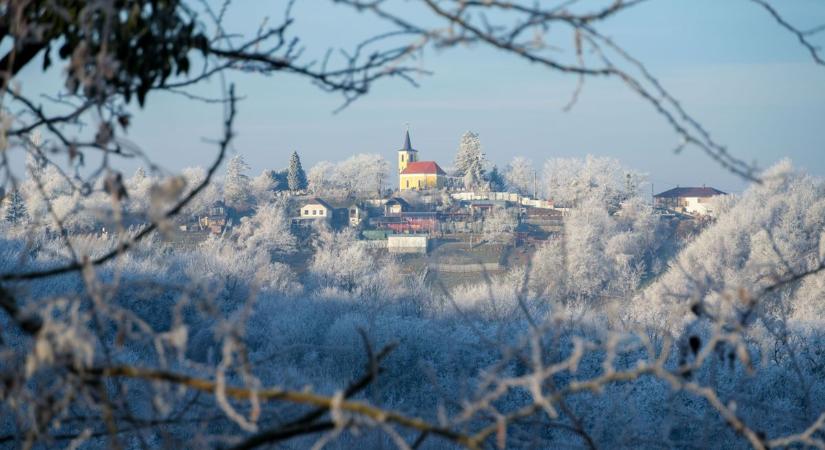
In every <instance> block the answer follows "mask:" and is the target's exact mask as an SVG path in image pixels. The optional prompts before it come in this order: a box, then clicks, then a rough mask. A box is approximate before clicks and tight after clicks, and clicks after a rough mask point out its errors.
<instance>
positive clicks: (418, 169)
mask: <svg viewBox="0 0 825 450" xmlns="http://www.w3.org/2000/svg"><path fill="white" fill-rule="evenodd" d="M401 174H402V175H410V174H435V175H446V173H445V172H444V171H443V170H441V167H438V163H436V162H435V161H415V162H411V163H409V164H407V168H406V169H404V171H403V172H401Z"/></svg>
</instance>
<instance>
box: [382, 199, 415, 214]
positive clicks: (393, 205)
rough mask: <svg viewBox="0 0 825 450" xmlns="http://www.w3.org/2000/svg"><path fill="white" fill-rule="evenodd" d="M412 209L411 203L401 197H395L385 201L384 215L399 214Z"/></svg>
mask: <svg viewBox="0 0 825 450" xmlns="http://www.w3.org/2000/svg"><path fill="white" fill-rule="evenodd" d="M409 210H410V204H409V203H408V202H407V201H406V200H404V199H403V198H401V197H393V198H391V199H389V200H387V203H384V215H385V216H393V215H399V214H401V213H403V212H407V211H409Z"/></svg>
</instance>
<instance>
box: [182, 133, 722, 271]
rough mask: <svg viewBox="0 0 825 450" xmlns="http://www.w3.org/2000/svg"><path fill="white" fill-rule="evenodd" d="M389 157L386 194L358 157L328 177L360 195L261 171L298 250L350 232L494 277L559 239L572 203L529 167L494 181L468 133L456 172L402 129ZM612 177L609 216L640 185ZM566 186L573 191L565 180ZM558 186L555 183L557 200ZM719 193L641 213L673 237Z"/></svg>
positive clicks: (219, 225)
mask: <svg viewBox="0 0 825 450" xmlns="http://www.w3.org/2000/svg"><path fill="white" fill-rule="evenodd" d="M396 153H397V160H396V167H395V172H396V174H397V176H398V178H397V180H398V184H397V185H396V186H395V187H390V188H387V187H386V186H382V184H384V183H383V182H384V180H385V178H387V177H386V174H381V172H382V170H384V171H386V169H387V168H386V167H381V164H380V161H379V163H377V166H378V168H377V169H373V168H371V167H372V166H375V165H376V163H375V161H368V160H366V159H365V160H362V161H357V162H356V163H355V164H353V165H355V166H356V169H350V170H345V169H341V170H339V171H338V172H353V171H355V172H357V171H358V169H359V168H360V169H361V172H358V173H357V174H355V175H349V176H350V177H352V178H354V179H357V180H359V182H360V183H361V184H362V185H363V186H362V188H361V189H356V188H343V187H341V186H342V185H343V183H348V184H347V186H349V185H350V184H351V183H352V181H351V180H343V178H347V175H342V174H340V173H336V171H334V170H327V172H326V173H323V172H322V171H320V170H316V168H313V169H312V171H311V174H310V175H311V176H310V177H309V178H310V180H308V177H307V174H306V173H305V172H304V170H303V168H302V167H301V164H300V159H299V157H298V155H297V153H294V154H293V155H292V160H291V162H290V168H289V169H287V170H285V171H282V172H272V173H271V174H270V176H271V178H272V179H274V180H276V181H278V180H280V183H276V184H279V185H280V186H282V187H283V188H281V189H274V188H273V189H272V190H271V191H272V192H271V196H272V201H276V200H278V201H283V202H286V203H287V205H288V207H287V210H288V211H289V215H290V227H291V231H292V233H293V234H295V235H296V236H299V237H300V238H302V239H304V240H305V241H306V242H307V243H309V242H311V240H310V238H311V236H312V235H313V233H314V232H315V231H317V230H318V229H319V228H327V229H331V230H343V229H352V230H353V231H354V232H355V233H356V235H357V239H360V240H362V241H364V242H365V244H366V245H368V246H369V248H372V249H375V250H385V251H387V252H390V253H396V254H410V255H411V254H419V255H429V258H428V260H429V267H430V268H441V269H443V270H450V268H451V267H452V269H453V270H454V271H456V272H468V271H469V272H472V271H477V270H479V269H490V270H495V269H497V268H500V267H506V266H508V264H509V263H512V262H517V261H508V260H507V259H508V258H517V259H518V258H522V259H526V258H528V257H529V254H530V253H531V252H532V251H533V250H534V249H535V248H536V246H537V245H539V244H540V243H541V242H543V241H546V240H548V239H552V238H553V237H554V236H558V235H560V233H561V232H562V231H563V227H564V222H565V217H566V216H567V215H568V214H569V213H570V211H571V210H572V209H573V208H575V207H576V206H577V205H576V204H575V203H576V202H575V201H571V200H570V195H569V193H568V195H566V197H567V198H566V199H565V200H563V201H560V200H559V199H554V196H553V194H554V193H553V192H548V193H547V194H549V195H546V196H545V197H542V196H541V195H539V194H538V188H537V182H536V173H535V170H532V173H531V170H530V169H531V168H529V167H522V168H521V174H520V175H518V176H520V177H521V180H517V179H516V177H517V176H516V175H514V174H513V172H514V168H513V167H508V168H507V169H506V171H505V173H504V174H502V173H500V172H499V170H498V168H497V167H495V166H493V167H492V168H489V163H487V162H486V161H485V159H484V155H483V153H482V152H481V151H480V143H479V141H478V136H477V135H475V134H474V133H467V134H465V135H464V136H463V137H462V142H461V145H460V147H459V151H458V154H457V155H456V161H455V166H456V167H455V168H453V169H451V170H445V169H444V168H442V166H441V165H440V164H439V162H438V161H434V160H428V159H426V158H427V153H426V152H425V151H423V150H419V149H416V148H415V147H414V146H413V143H412V139H411V137H410V132H409V130H407V131H406V133H405V134H404V138H403V143H402V145H401V147H400V148H399V149H398V150H397V152H396ZM322 165H323V164H322ZM572 170H574V169H569V171H572ZM560 171H561V172H562V173H564V172H565V169H561V170H560ZM232 172H233V170H232V168H230V170H228V171H227V177H228V178H229V177H232V176H241V175H240V174H233V173H232ZM319 174H320V175H319ZM376 174H377V175H376ZM620 175H621V174H620ZM621 177H622V178H625V179H622V180H619V182H617V185H618V187H615V188H610V187H605V193H604V195H606V196H609V197H610V202H611V204H612V206H611V209H610V210H611V214H614V215H621V214H622V212H623V207H625V203H626V202H627V201H628V200H629V199H630V198H631V197H632V196H633V195H634V194H637V192H631V191H633V190H634V189H635V190H638V189H640V186H639V185H640V184H641V182H642V181H640V179H641V177H639V176H637V175H636V174H631V173H627V174H624V175H621ZM531 178H532V179H531ZM614 178H616V176H614ZM519 181H521V182H520V183H519ZM373 182H374V183H375V185H374V187H372V188H371V185H372V183H373ZM560 183H563V181H561V182H560ZM570 184H573V185H575V184H576V182H575V180H574V181H571V182H570ZM336 187H337V189H336ZM225 189H226V188H225ZM562 189H564V186H561V185H560V186H559V188H558V191H557V192H559V195H561V194H562ZM725 195H726V194H725V193H724V192H722V191H720V190H718V189H714V188H710V187H704V186H702V187H677V188H674V189H670V190H668V191H665V192H661V193H659V194H657V195H655V196H654V197H653V199H652V202H648V204H647V206H646V207H647V208H650V209H651V210H652V212H653V213H654V214H655V216H656V217H659V220H661V221H662V222H663V223H666V224H667V225H668V226H669V227H671V228H672V229H673V230H674V231H673V232H674V233H678V232H680V230H684V229H686V230H694V231H695V230H696V229H697V228H698V227H701V226H703V224H705V223H707V222H708V221H709V220H710V219H711V218H712V216H713V205H714V204H715V203H716V201H717V200H718V199H719V198H720V197H723V196H725ZM225 197H228V196H227V195H226V194H225ZM634 207H638V205H636V204H635V203H634ZM251 210H252V208H251V207H250V208H248V209H247V210H243V209H238V208H230V207H228V206H227V205H226V204H225V203H224V202H223V201H219V202H216V203H215V204H214V205H212V207H211V208H210V210H209V212H208V214H204V215H201V216H200V217H198V218H197V220H192V221H190V222H189V223H181V224H180V225H179V228H180V230H181V231H182V232H192V233H195V234H198V235H203V234H204V233H211V234H217V235H221V234H223V233H225V232H226V231H227V229H229V228H231V227H232V226H233V225H237V224H238V223H239V222H240V221H241V220H242V218H243V216H244V215H246V214H250V212H251ZM689 232H690V231H688V233H689ZM407 258H408V259H409V257H407ZM434 260H435V261H436V262H433V261H434ZM444 261H449V262H450V264H447V263H444Z"/></svg>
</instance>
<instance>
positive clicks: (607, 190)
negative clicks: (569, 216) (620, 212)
mask: <svg viewBox="0 0 825 450" xmlns="http://www.w3.org/2000/svg"><path fill="white" fill-rule="evenodd" d="M544 182H545V189H546V190H547V195H548V196H550V197H551V198H552V199H553V200H554V201H555V202H556V204H557V205H560V206H568V207H569V206H575V205H578V204H580V203H582V202H584V201H586V200H588V199H596V200H598V201H600V202H602V203H603V204H605V205H609V206H610V207H611V208H612V209H616V208H618V207H619V204H620V203H621V202H622V201H623V200H625V199H627V198H630V197H633V196H635V195H636V194H637V193H638V192H639V188H640V185H641V184H642V183H643V182H644V177H643V176H642V175H641V174H639V173H637V172H634V171H632V170H630V169H628V168H626V167H624V166H623V165H622V164H621V163H620V162H619V161H618V160H616V159H615V158H609V157H596V156H593V155H587V156H586V157H585V158H584V159H579V158H553V159H550V160H548V161H547V162H546V163H545V165H544Z"/></svg>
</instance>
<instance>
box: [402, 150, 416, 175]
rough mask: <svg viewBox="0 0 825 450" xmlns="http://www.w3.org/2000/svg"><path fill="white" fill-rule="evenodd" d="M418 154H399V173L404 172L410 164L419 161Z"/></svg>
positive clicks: (403, 152)
mask: <svg viewBox="0 0 825 450" xmlns="http://www.w3.org/2000/svg"><path fill="white" fill-rule="evenodd" d="M417 153H418V152H405V151H399V152H398V173H401V172H403V171H404V169H406V168H407V164H408V163H411V162H415V161H418V156H417Z"/></svg>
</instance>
